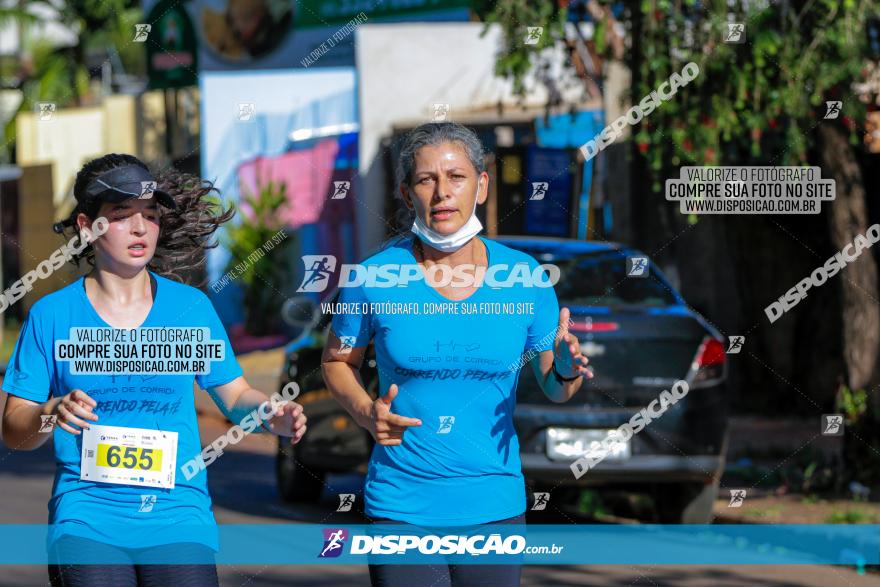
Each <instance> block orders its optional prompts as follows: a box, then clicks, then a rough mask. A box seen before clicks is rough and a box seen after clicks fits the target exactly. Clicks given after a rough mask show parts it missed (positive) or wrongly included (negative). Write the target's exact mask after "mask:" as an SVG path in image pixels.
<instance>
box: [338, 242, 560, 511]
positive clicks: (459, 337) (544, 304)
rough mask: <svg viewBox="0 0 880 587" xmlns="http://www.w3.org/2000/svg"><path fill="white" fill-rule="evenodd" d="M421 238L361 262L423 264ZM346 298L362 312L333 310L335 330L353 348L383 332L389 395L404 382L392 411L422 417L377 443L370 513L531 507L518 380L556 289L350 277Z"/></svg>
mask: <svg viewBox="0 0 880 587" xmlns="http://www.w3.org/2000/svg"><path fill="white" fill-rule="evenodd" d="M481 240H482V241H483V242H484V243H485V244H486V247H487V251H488V257H489V266H490V267H492V266H494V265H508V266H509V267H511V268H513V267H514V266H515V265H517V264H526V265H527V266H528V268H529V272H530V273H531V272H533V271H535V270H536V269H537V271H538V272H539V273H542V270H541V269H540V268H538V262H537V261H535V259H533V258H532V257H530V256H528V255H526V254H525V253H522V252H519V251H516V250H514V249H510V248H508V247H505V246H504V245H502V244H500V243H497V242H494V241H492V240H488V239H481ZM412 244H413V241H412V238H402V239H399V240H397V241H396V242H393V243H392V244H390V245H389V246H387V247H386V248H384V249H383V250H382V251H380V252H379V253H377V254H375V255H373V256H372V257H370V258H368V259H367V260H366V261H364V262H363V263H362V264H363V265H366V266H370V265H383V264H392V265H409V266H413V265H415V264H416V262H417V261H416V259H415V257H414V255H413V253H412ZM520 268H521V269H522V268H523V267H522V266H520ZM508 275H509V274H508V273H506V272H505V273H496V274H495V279H496V280H499V281H503V280H504V279H505V278H506V276H508ZM339 302H341V303H346V304H357V306H356V307H358V308H360V309H361V310H362V311H357V312H354V311H348V312H344V313H337V314H335V315H334V316H333V322H332V329H333V332H334V333H335V334H336V335H337V336H339V337H347V338H346V341H347V342H349V343H350V344H351V346H352V347H364V346H367V345H368V344H369V341H370V340H373V341H374V344H375V349H376V358H377V368H378V372H379V390H380V394H381V395H385V394H386V393H387V392H388V387H389V386H390V385H391V384H392V383H396V384H397V386H398V394H397V398H396V399H395V400H394V402H393V403H392V404H391V411H392V412H393V413H395V414H400V415H402V416H409V417H412V418H419V419H421V421H422V425H421V426H415V427H410V428H407V430H406V432H405V433H404V436H403V443H402V444H400V445H398V446H382V445H379V444H376V445H375V447H374V449H373V453H372V456H371V458H370V466H369V471H368V474H367V480H366V486H365V502H366V513H367V514H368V515H369V516H371V517H374V518H376V517H381V518H390V519H393V520H399V521H403V522H409V523H413V524H427V525H466V524H481V523H486V522H491V521H496V520H501V519H505V518H510V517H513V516H517V515H519V514H521V513H523V512H524V511H525V505H526V504H525V485H524V481H523V476H522V466H521V463H520V458H519V442H518V439H517V436H516V431H515V430H514V426H513V412H514V407H515V404H516V382H517V379H518V375H519V370H520V368H521V366H522V364H523V362H524V361H523V360H522V359H523V355H524V353H526V352H527V351H528V350H531V351H532V352H533V353H536V352H540V351H544V350H548V349H551V348H552V346H553V340H554V336H555V331H556V328H557V325H558V322H559V303H558V301H557V299H556V293H555V292H554V290H553V288H552V287H525V286H524V285H514V286H512V287H503V288H496V289H493V288H491V287H489V285H488V283H484V284H483V285H482V286H481V287H479V288H478V289H477V290H476V291H475V292H474V293H473V294H472V295H471V296H470V297H468V298H466V299H465V300H462V301H459V302H452V301H450V300H449V299H447V298H445V297H444V296H442V295H441V294H440V293H439V292H438V291H437V290H436V289H434V288H433V287H432V286H431V285H430V284H429V283H427V282H426V281H424V280H423V279H422V280H414V281H411V282H409V283H408V285H407V287H377V286H375V285H370V284H365V285H361V286H360V287H343V288H341V293H340V298H339ZM371 304H382V305H381V306H380V305H376V306H372V305H371ZM391 304H394V305H393V306H392V305H391ZM440 304H450V305H451V306H454V307H455V309H456V310H457V313H453V311H452V309H451V307H450V306H445V307H444V306H440ZM351 307H352V306H340V308H351ZM415 308H417V309H418V311H419V313H418V314H415V313H413V309H415ZM441 308H443V310H440V309H441ZM531 356H532V355H531V354H529V355H526V357H525V358H529V357H531ZM529 368H531V367H529Z"/></svg>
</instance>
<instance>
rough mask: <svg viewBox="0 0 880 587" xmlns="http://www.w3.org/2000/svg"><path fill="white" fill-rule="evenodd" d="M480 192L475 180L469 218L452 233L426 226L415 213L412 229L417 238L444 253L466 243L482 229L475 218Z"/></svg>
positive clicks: (455, 249)
mask: <svg viewBox="0 0 880 587" xmlns="http://www.w3.org/2000/svg"><path fill="white" fill-rule="evenodd" d="M479 194H480V183H479V181H478V182H477V191H476V193H475V194H474V209H473V210H472V211H471V216H470V218H468V219H467V222H465V223H464V224H462V225H461V228H459V229H458V230H456V231H455V232H453V233H452V234H440V233H438V232H436V231H434V230H431V229H430V228H428V225H426V224H425V223H424V222H422V219H421V218H420V217H419V215H418V214H416V219H415V222H413V225H412V228H411V229H410V230H412V231H413V232H414V233H415V235H416V236H417V237H419V239H420V240H421V241H422V242H423V243H425V244H426V245H428V246H431V247H433V248H435V249H437V250H438V251H443V252H444V253H452V252H454V251H457V250H458V249H460V248H461V247H463V246H464V245H466V244H467V242H468V241H469V240H471V239H472V238H474V237H475V236H476V235H478V234H480V231H481V230H483V224H482V223H481V222H480V219H479V218H477V196H478V195H479Z"/></svg>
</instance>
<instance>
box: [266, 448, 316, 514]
mask: <svg viewBox="0 0 880 587" xmlns="http://www.w3.org/2000/svg"><path fill="white" fill-rule="evenodd" d="M297 453H298V450H297V447H296V446H291V444H290V439H289V438H285V437H280V438H279V445H278V455H277V456H276V458H275V476H276V477H277V480H278V492H279V493H280V494H281V499H283V500H284V501H288V502H316V501H318V500H319V499H320V497H321V490H322V489H323V488H324V476H325V474H326V473H325V472H324V471H321V470H319V469H309V468H306V467H305V466H304V465H303V464H302V462H301V461H300V459H299V456H298V454H297Z"/></svg>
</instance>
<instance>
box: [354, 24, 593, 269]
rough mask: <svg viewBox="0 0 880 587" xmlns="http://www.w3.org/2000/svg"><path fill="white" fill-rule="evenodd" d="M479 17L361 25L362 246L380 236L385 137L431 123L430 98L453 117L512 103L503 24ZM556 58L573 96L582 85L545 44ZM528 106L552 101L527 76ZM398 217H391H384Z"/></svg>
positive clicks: (358, 43) (364, 248) (358, 59)
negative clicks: (498, 65)
mask: <svg viewBox="0 0 880 587" xmlns="http://www.w3.org/2000/svg"><path fill="white" fill-rule="evenodd" d="M483 29H484V25H483V24H482V23H471V22H464V23H401V24H363V25H361V26H359V27H358V28H357V31H356V35H357V37H356V40H355V58H356V62H357V70H358V104H359V108H360V117H359V118H360V123H361V133H360V143H359V148H360V153H359V156H360V172H361V179H360V183H359V185H358V188H359V191H358V193H359V196H358V204H359V205H358V210H357V213H358V214H359V216H358V218H359V221H360V227H362V230H361V232H360V238H361V242H360V247H361V251H362V252H363V253H365V254H366V253H367V252H369V251H370V250H371V249H372V248H373V247H374V246H376V245H377V244H378V243H380V242H381V239H382V235H383V233H384V228H385V220H386V219H385V218H384V216H383V212H384V208H385V198H387V197H389V196H390V195H389V194H387V193H386V192H384V190H385V175H384V169H383V168H382V155H383V154H382V153H381V152H379V149H380V140H381V138H382V137H384V136H388V135H389V134H390V132H391V128H392V125H393V124H394V123H395V122H402V121H407V122H410V121H419V120H421V121H424V122H430V121H431V120H432V117H433V110H432V104H434V103H447V104H449V105H450V106H449V107H450V110H449V113H450V116H449V118H450V120H453V121H454V120H455V119H456V113H457V112H458V113H463V112H465V111H467V110H471V109H474V110H476V109H483V108H488V107H493V106H494V105H496V104H497V103H498V101H499V100H500V101H501V102H502V103H503V104H506V105H509V106H510V107H513V106H514V105H515V104H516V99H515V98H514V97H513V94H512V91H511V88H512V84H510V83H508V82H506V81H504V80H502V79H499V78H497V77H495V75H494V74H493V71H494V68H495V59H496V54H497V52H498V47H499V43H500V39H501V29H500V28H499V27H497V26H493V27H491V28H490V29H489V31H488V32H487V34H486V35H485V36H484V37H480V33H481V31H483ZM547 51H548V53H547V54H548V55H551V56H552V57H553V61H554V63H556V64H557V67H556V68H555V72H554V73H553V76H554V79H557V80H559V81H560V82H568V83H569V85H570V87H569V89H568V90H567V91H565V92H564V94H563V96H564V97H565V98H567V99H569V100H571V101H575V100H576V99H577V97H578V96H580V95H581V92H582V89H583V84H582V83H580V82H578V81H577V80H575V79H571V78H569V79H566V80H563V73H562V68H561V63H562V51H561V49H560V48H557V49H556V50H552V49H548V50H547ZM526 87H528V88H532V90H531V91H530V92H529V95H528V99H527V101H526V105H528V106H533V107H534V106H541V105H543V104H544V103H546V101H547V97H546V91H545V90H544V87H543V86H542V85H539V84H535V83H534V82H533V81H531V80H527V82H526ZM387 220H388V222H390V223H391V224H393V219H391V218H389V219H387Z"/></svg>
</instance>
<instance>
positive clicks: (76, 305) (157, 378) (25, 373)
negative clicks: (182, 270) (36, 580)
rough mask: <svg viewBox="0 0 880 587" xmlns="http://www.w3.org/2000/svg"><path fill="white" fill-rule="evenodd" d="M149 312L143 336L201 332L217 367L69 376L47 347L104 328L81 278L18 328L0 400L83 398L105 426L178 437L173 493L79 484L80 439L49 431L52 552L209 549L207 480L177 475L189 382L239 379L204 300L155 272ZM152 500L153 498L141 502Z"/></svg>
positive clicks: (187, 451)
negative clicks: (106, 547) (217, 352)
mask: <svg viewBox="0 0 880 587" xmlns="http://www.w3.org/2000/svg"><path fill="white" fill-rule="evenodd" d="M150 275H151V276H152V277H153V279H154V280H155V282H156V294H155V300H154V302H153V306H152V308H151V310H150V313H149V315H148V316H147V318H146V320H145V321H144V323H143V324H142V325H141V326H142V327H144V328H146V327H179V328H180V327H209V328H210V329H211V339H212V340H221V341H223V344H225V345H226V348H225V358H224V360H223V361H213V362H211V363H210V372H209V373H208V374H206V375H193V374H189V375H139V374H138V375H77V374H71V362H69V361H56V360H55V356H54V347H55V345H54V341H56V340H69V339H70V330H71V328H75V327H103V328H110V325H109V324H107V323H106V322H104V320H103V319H102V318H101V317H100V316H99V315H98V313H97V311H96V310H95V309H94V307H93V306H92V304H91V302H90V301H89V299H88V296H87V295H86V290H85V284H84V279H83V278H79V279H77V280H76V281H75V282H74V283H72V284H70V285H68V286H67V287H64V288H62V289H60V290H58V291H56V292H53V293H51V294H48V295H46V296H45V297H43V298H42V299H40V300H38V301H37V302H36V303H35V304H34V305H33V306H32V307H31V310H30V313H29V314H28V317H27V319H26V320H25V322H24V324H23V325H22V328H21V332H20V334H19V337H18V341H17V342H16V344H15V349H14V350H13V351H12V357H11V358H10V360H9V365H8V367H7V370H6V375H5V377H4V380H3V386H2V388H3V391H6V392H8V393H9V394H11V395H15V396H19V397H21V398H24V399H28V400H31V401H35V402H39V403H43V402H46V401H47V400H48V399H49V398H50V396H55V397H59V396H63V395H66V394H68V393H70V392H71V391H72V390H74V389H81V390H83V391H84V392H86V393H87V394H88V395H89V396H90V397H91V398H92V399H94V400H95V401H96V402H97V403H98V405H97V407H96V408H95V409H94V412H95V414H96V415H97V416H98V418H99V419H98V421H97V422H93V424H97V425H104V426H126V427H132V428H148V429H157V430H163V431H173V432H177V433H178V445H177V470H176V476H175V477H176V478H175V486H174V488H173V489H163V488H154V487H144V486H134V485H117V484H109V483H99V482H92V481H87V480H80V454H81V451H82V439H83V436H82V434H80V435H73V434H71V433H69V432H67V431H66V430H64V429H62V428H61V427H58V426H56V427H55V429H54V431H53V432H52V434H53V441H54V445H55V462H56V473H55V484H54V487H53V490H52V497H51V499H50V501H49V524H51V525H52V528H51V530H50V533H49V537H48V541H49V542H50V543H51V542H53V541H54V540H56V539H57V538H59V537H60V536H62V535H65V534H69V535H74V536H79V537H83V538H89V539H92V540H97V541H100V542H105V543H109V544H114V545H117V546H122V547H127V548H139V547H150V546H158V545H162V544H172V543H177V542H197V543H200V544H204V545H207V546H209V547H211V548H213V549H214V550H217V547H218V544H217V527H216V522H215V520H214V514H213V512H212V511H211V498H210V495H209V494H208V487H207V475H206V471H205V470H202V471H200V472H199V473H198V474H196V475H195V476H194V477H192V479H190V480H187V479H186V478H185V477H184V475H183V474H182V472H181V469H180V467H181V466H182V465H183V463H184V462H186V461H188V460H189V459H191V458H192V457H194V456H196V455H197V454H199V453H200V452H201V450H202V449H201V443H200V442H199V428H198V423H197V420H196V410H195V402H194V397H193V381H194V380H195V381H196V382H197V383H198V385H199V387H201V388H202V389H206V388H209V387H215V386H218V385H223V384H225V383H229V382H230V381H232V380H233V379H235V378H236V377H239V376H240V375H241V374H242V370H241V367H240V366H239V365H238V362H237V361H236V358H235V354H234V353H233V351H232V347H231V345H230V344H229V339H228V337H227V335H226V331H225V329H224V328H223V325H222V323H221V322H220V319H219V318H218V317H217V313H216V312H215V310H214V307H213V305H212V304H211V302H210V300H209V299H208V297H207V296H206V295H205V294H203V293H202V292H201V291H199V290H198V289H196V288H194V287H190V286H188V285H184V284H181V283H178V282H176V281H172V280H170V279H166V278H164V277H162V276H159V275H157V274H155V273H152V272H150ZM144 495H147V496H151V495H154V496H155V497H147V498H146V499H145V498H144V497H142V496H144Z"/></svg>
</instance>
